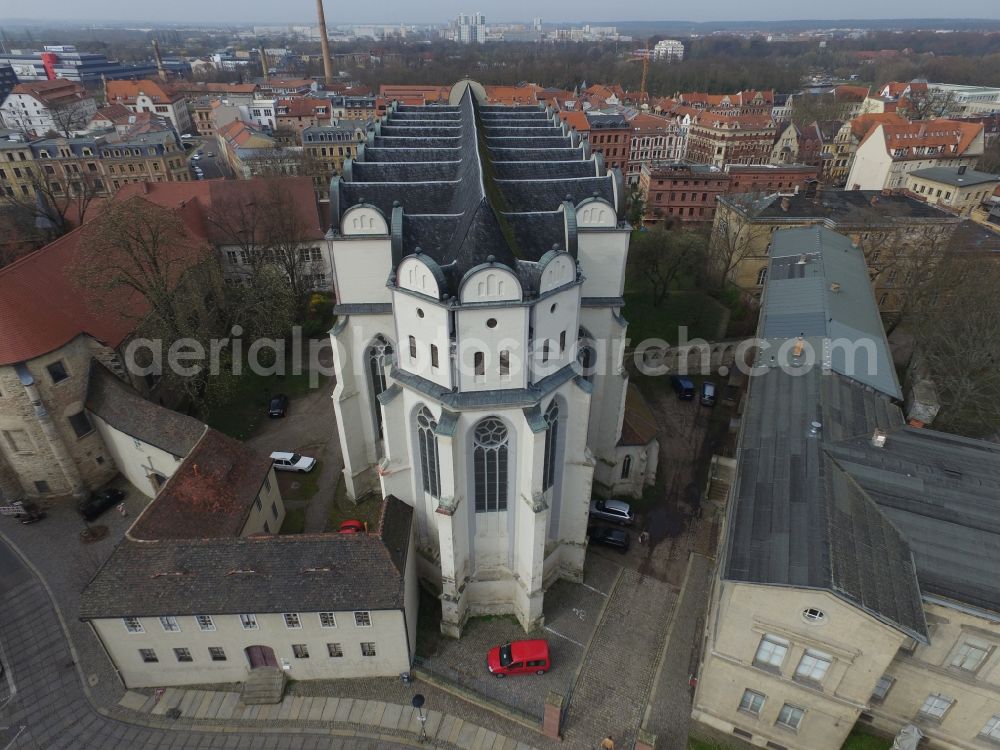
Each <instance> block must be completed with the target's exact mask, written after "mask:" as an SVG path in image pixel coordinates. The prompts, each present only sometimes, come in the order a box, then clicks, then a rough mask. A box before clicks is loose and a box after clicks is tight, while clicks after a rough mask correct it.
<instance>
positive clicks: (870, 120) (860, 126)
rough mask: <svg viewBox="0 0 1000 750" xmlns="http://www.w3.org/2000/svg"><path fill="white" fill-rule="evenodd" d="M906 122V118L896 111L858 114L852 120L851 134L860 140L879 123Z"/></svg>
mask: <svg viewBox="0 0 1000 750" xmlns="http://www.w3.org/2000/svg"><path fill="white" fill-rule="evenodd" d="M905 122H906V119H905V118H903V117H901V116H900V115H897V114H896V113H895V112H877V113H874V112H873V113H870V114H867V115H858V116H857V117H855V118H854V119H853V120H851V135H853V136H854V137H855V138H857V139H858V140H859V141H860V140H862V139H864V138H865V137H866V136H867V135H868V134H869V133H870V132H871V131H872V130H874V129H875V128H876V126H878V125H885V124H902V123H905Z"/></svg>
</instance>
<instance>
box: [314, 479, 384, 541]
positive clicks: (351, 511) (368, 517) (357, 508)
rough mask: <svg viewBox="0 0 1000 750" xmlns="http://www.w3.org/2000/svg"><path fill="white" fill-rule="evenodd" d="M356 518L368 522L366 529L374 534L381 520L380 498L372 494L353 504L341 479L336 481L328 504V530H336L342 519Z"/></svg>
mask: <svg viewBox="0 0 1000 750" xmlns="http://www.w3.org/2000/svg"><path fill="white" fill-rule="evenodd" d="M348 519H357V520H358V521H361V522H362V523H367V524H368V531H369V532H370V533H372V534H374V533H375V532H376V531H378V525H379V521H381V520H382V499H381V498H379V497H376V496H374V495H372V496H369V497H366V498H365V499H364V500H362V501H361V502H360V503H357V504H354V503H352V502H351V501H350V500H349V499H348V498H347V488H346V487H345V486H344V482H343V480H340V481H339V482H338V483H337V491H336V492H335V493H334V496H333V503H332V504H331V505H330V521H329V525H328V526H327V527H326V528H327V530H328V531H336V530H337V529H338V528H339V526H340V524H341V522H342V521H346V520H348Z"/></svg>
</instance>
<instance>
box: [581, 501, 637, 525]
mask: <svg viewBox="0 0 1000 750" xmlns="http://www.w3.org/2000/svg"><path fill="white" fill-rule="evenodd" d="M590 517H591V518H596V519H599V520H601V521H611V522H612V523H620V524H621V525H622V526H631V525H632V521H634V520H635V515H634V514H633V513H632V506H630V505H629V504H628V503H626V502H624V501H623V500H595V501H594V502H592V503H591V504H590Z"/></svg>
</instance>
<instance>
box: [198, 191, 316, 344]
mask: <svg viewBox="0 0 1000 750" xmlns="http://www.w3.org/2000/svg"><path fill="white" fill-rule="evenodd" d="M248 184H249V185H253V189H252V192H247V193H242V194H240V193H234V194H233V196H232V197H231V198H229V199H228V200H226V201H223V202H221V203H220V204H219V205H218V207H217V208H215V209H213V211H212V213H211V214H210V216H209V221H210V222H212V224H213V225H214V226H215V227H216V228H217V229H218V231H219V232H220V233H221V234H223V235H224V236H225V237H226V238H227V240H228V241H229V242H230V243H231V244H232V245H234V246H235V247H236V248H237V249H238V250H237V252H238V253H239V258H240V260H241V263H240V264H239V265H237V266H234V274H235V275H236V276H237V277H238V278H240V283H239V286H240V287H243V288H246V289H249V290H252V291H253V292H255V293H256V294H258V295H260V297H261V300H260V304H261V305H262V306H263V307H262V308H261V309H269V310H270V311H271V312H270V315H271V318H272V319H273V320H274V321H275V323H282V324H283V323H284V322H285V321H286V320H288V321H289V323H288V325H289V326H290V325H291V323H290V321H291V320H295V321H301V320H302V319H303V316H304V315H305V312H306V305H307V304H308V293H309V292H310V291H312V289H313V286H314V279H315V275H316V274H317V273H319V272H320V271H321V270H322V262H321V255H320V251H319V248H318V247H317V246H311V245H310V244H309V243H310V240H311V237H310V234H309V232H308V231H307V230H308V228H307V227H306V226H305V225H304V224H303V221H302V219H301V214H300V213H299V211H297V210H296V206H295V202H294V199H293V198H292V196H291V195H290V194H289V193H288V192H286V191H284V190H283V189H282V183H281V181H280V180H276V179H256V180H253V181H251V182H249V183H248ZM275 270H277V272H278V273H279V274H280V278H283V279H284V284H285V294H279V293H278V292H279V290H278V281H277V280H276V278H275V276H274V271H275ZM286 304H287V305H288V308H287V310H285V308H284V307H283V306H284V305H286ZM282 310H285V312H281V311H282ZM248 313H252V311H250V310H248Z"/></svg>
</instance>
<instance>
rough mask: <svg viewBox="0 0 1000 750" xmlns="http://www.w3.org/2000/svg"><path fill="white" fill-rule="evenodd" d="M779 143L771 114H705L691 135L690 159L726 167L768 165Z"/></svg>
mask: <svg viewBox="0 0 1000 750" xmlns="http://www.w3.org/2000/svg"><path fill="white" fill-rule="evenodd" d="M774 141H775V124H774V121H773V120H772V119H771V116H770V115H723V114H717V113H714V112H703V113H701V114H699V115H698V117H697V118H696V120H695V122H693V123H692V125H691V129H690V131H689V132H688V144H687V159H688V160H689V161H692V162H697V163H699V164H711V165H713V166H716V167H721V166H723V165H724V164H767V163H768V162H769V161H770V158H771V150H772V148H773V146H774Z"/></svg>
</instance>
